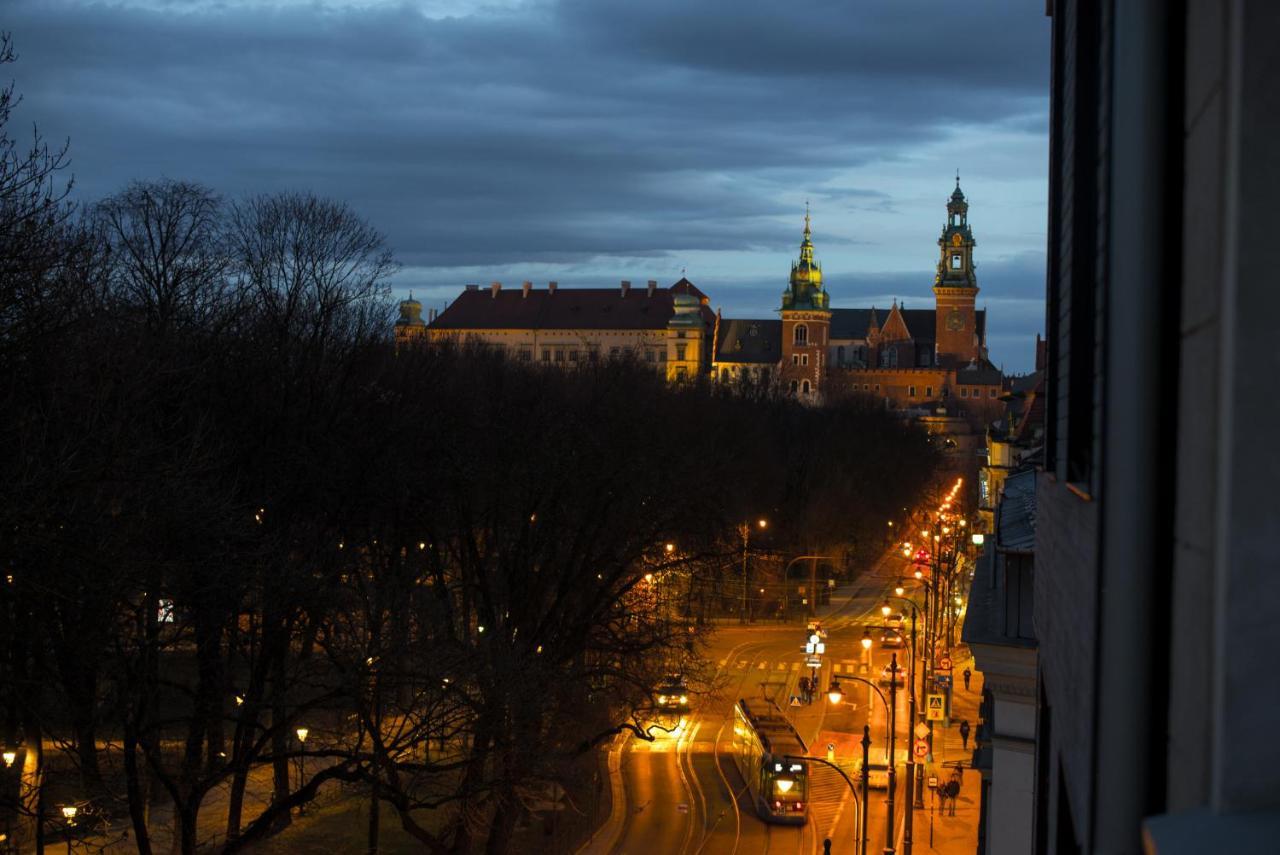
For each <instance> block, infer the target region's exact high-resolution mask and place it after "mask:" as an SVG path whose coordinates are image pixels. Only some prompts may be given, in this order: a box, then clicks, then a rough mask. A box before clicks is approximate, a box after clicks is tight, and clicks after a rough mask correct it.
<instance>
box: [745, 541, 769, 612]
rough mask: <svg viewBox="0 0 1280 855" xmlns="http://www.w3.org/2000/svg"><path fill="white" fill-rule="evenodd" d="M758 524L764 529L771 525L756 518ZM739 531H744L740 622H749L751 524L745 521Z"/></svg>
mask: <svg viewBox="0 0 1280 855" xmlns="http://www.w3.org/2000/svg"><path fill="white" fill-rule="evenodd" d="M756 525H758V526H759V527H760V529H761V530H762V531H763V530H764V529H766V528H768V527H769V521H768V520H765V519H760V520H756ZM738 531H740V532H741V533H742V613H741V614H740V615H738V623H746V622H747V546H748V545H749V544H750V543H751V525H750V524H749V523H745V522H744V523H743V524H742V525H741V526H739V528H738Z"/></svg>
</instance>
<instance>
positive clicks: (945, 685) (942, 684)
mask: <svg viewBox="0 0 1280 855" xmlns="http://www.w3.org/2000/svg"><path fill="white" fill-rule="evenodd" d="M933 681H934V682H935V683H937V684H938V688H939V689H949V688H951V675H950V674H934V675H933Z"/></svg>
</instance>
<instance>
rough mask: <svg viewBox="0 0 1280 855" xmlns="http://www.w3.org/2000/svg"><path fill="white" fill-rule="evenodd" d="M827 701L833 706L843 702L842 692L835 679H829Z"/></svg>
mask: <svg viewBox="0 0 1280 855" xmlns="http://www.w3.org/2000/svg"><path fill="white" fill-rule="evenodd" d="M827 700H829V701H831V703H833V704H838V703H840V702H841V701H842V700H844V692H843V691H842V690H841V689H840V683H839V682H838V681H837V680H836V678H835V677H832V678H831V688H830V689H828V690H827Z"/></svg>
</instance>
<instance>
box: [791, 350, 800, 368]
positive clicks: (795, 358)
mask: <svg viewBox="0 0 1280 855" xmlns="http://www.w3.org/2000/svg"><path fill="white" fill-rule="evenodd" d="M791 364H792V365H799V364H800V354H798V353H793V354H791Z"/></svg>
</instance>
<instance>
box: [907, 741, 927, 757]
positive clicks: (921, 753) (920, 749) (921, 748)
mask: <svg viewBox="0 0 1280 855" xmlns="http://www.w3.org/2000/svg"><path fill="white" fill-rule="evenodd" d="M911 750H912V752H913V753H914V754H915V755H916V756H917V757H919V758H920V759H921V760H923V759H924V758H925V757H928V756H929V741H928V740H927V739H917V740H916V741H915V743H914V744H913V745H912V747H911Z"/></svg>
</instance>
